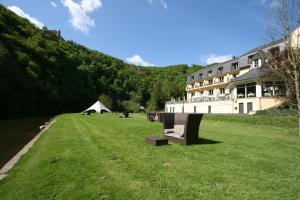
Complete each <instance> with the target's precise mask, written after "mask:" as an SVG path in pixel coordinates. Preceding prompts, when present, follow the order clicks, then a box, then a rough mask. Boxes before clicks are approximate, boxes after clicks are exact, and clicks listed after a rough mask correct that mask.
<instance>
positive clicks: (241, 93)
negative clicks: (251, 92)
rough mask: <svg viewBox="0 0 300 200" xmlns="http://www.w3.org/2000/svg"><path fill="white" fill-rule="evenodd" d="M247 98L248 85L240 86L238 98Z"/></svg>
mask: <svg viewBox="0 0 300 200" xmlns="http://www.w3.org/2000/svg"><path fill="white" fill-rule="evenodd" d="M245 96H246V85H245V84H243V85H238V86H237V98H245Z"/></svg>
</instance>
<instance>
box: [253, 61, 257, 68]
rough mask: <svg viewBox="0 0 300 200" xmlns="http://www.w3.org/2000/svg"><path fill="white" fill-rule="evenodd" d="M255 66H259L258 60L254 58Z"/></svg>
mask: <svg viewBox="0 0 300 200" xmlns="http://www.w3.org/2000/svg"><path fill="white" fill-rule="evenodd" d="M253 67H254V68H257V67H258V60H254V65H253Z"/></svg>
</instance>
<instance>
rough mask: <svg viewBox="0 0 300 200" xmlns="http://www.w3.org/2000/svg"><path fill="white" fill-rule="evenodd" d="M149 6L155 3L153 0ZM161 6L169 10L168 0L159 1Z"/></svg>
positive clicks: (149, 1)
mask: <svg viewBox="0 0 300 200" xmlns="http://www.w3.org/2000/svg"><path fill="white" fill-rule="evenodd" d="M148 3H149V4H152V3H153V0H148ZM159 3H160V5H161V6H162V7H163V8H164V9H165V10H167V9H168V4H167V0H159Z"/></svg>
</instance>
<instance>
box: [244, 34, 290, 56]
mask: <svg viewBox="0 0 300 200" xmlns="http://www.w3.org/2000/svg"><path fill="white" fill-rule="evenodd" d="M284 41H286V38H282V39H280V40H276V41H274V42H270V43H267V44H264V45H261V46H260V47H256V48H254V49H251V50H250V51H248V52H247V53H245V54H243V55H241V56H245V55H248V54H252V53H255V52H257V51H259V50H262V49H265V48H268V47H271V46H274V45H277V44H280V43H282V42H284Z"/></svg>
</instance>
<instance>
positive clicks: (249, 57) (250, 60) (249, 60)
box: [248, 55, 254, 64]
mask: <svg viewBox="0 0 300 200" xmlns="http://www.w3.org/2000/svg"><path fill="white" fill-rule="evenodd" d="M253 56H254V55H251V56H248V64H251V62H252V58H253Z"/></svg>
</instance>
